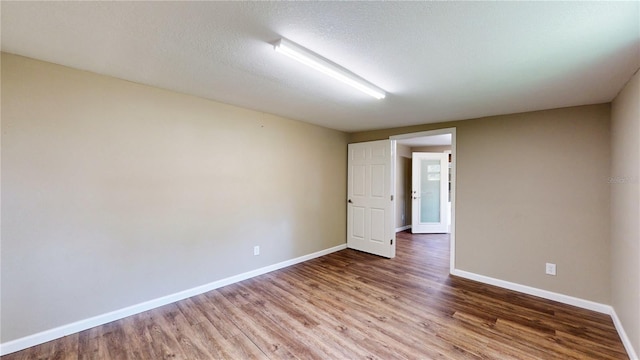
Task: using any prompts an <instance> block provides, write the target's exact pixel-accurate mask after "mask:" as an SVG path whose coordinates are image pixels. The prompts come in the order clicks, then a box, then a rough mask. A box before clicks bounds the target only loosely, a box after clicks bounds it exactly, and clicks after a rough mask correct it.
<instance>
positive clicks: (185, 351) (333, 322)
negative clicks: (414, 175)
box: [2, 232, 628, 360]
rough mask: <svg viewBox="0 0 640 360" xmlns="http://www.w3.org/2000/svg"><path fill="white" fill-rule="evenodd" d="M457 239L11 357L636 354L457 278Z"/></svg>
mask: <svg viewBox="0 0 640 360" xmlns="http://www.w3.org/2000/svg"><path fill="white" fill-rule="evenodd" d="M448 265H449V240H448V236H447V235H417V236H413V235H411V234H408V233H406V232H405V233H399V234H398V240H397V257H396V258H395V259H392V260H389V259H383V258H379V257H376V256H372V255H368V254H365V253H361V252H357V251H353V250H343V251H339V252H337V253H333V254H330V255H328V256H324V257H322V258H317V259H314V260H311V261H308V262H305V263H302V264H298V265H295V266H291V267H289V268H286V269H283V270H279V271H275V272H272V273H269V274H266V275H262V276H259V277H256V278H253V279H250V280H246V281H243V282H240V283H237V284H233V285H230V286H226V287H224V288H220V289H218V290H214V291H211V292H208V293H206V294H203V295H199V296H195V297H192V298H189V299H186V300H183V301H180V302H177V303H174V304H171V305H167V306H164V307H161V308H158V309H155V310H151V311H148V312H145V313H142V314H139V315H135V316H131V317H128V318H125V319H122V320H119V321H115V322H112V323H109V324H106V325H103V326H99V327H96V328H92V329H89V330H86V331H83V332H81V333H78V334H74V335H70V336H67V337H65V338H62V339H59V340H55V341H52V342H49V343H46V344H42V345H39V346H35V347H33V348H29V349H26V350H23V351H20V352H17V353H14V354H9V355H7V356H4V357H2V360H16V359H501V360H502V359H545V360H546V359H627V358H628V357H627V355H626V353H625V351H624V347H623V345H622V343H621V342H620V338H619V337H618V335H617V333H616V331H615V328H614V325H613V323H612V321H611V319H610V318H609V316H607V315H603V314H599V313H595V312H591V311H587V310H583V309H579V308H575V307H571V306H568V305H563V304H559V303H555V302H552V301H548V300H544V299H540V298H535V297H532V296H528V295H523V294H519V293H515V292H512V291H508V290H503V289H500V288H496V287H492V286H488V285H483V284H479V283H476V282H473V281H468V280H465V279H460V278H456V277H451V276H449V275H448Z"/></svg>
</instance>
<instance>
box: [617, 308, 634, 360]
mask: <svg viewBox="0 0 640 360" xmlns="http://www.w3.org/2000/svg"><path fill="white" fill-rule="evenodd" d="M611 320H613V324H614V325H615V326H616V330H618V335H620V340H622V344H623V345H624V348H625V349H626V350H627V355H628V356H629V359H631V360H638V359H640V358H639V357H638V355H637V354H636V351H635V349H634V348H633V345H632V344H631V340H629V336H627V332H626V331H624V327H622V322H621V321H620V318H618V314H616V309H614V308H613V307H612V308H611Z"/></svg>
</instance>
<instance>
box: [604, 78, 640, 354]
mask: <svg viewBox="0 0 640 360" xmlns="http://www.w3.org/2000/svg"><path fill="white" fill-rule="evenodd" d="M639 139H640V73H636V74H635V75H634V77H633V78H632V79H631V80H630V81H629V83H628V84H627V85H626V86H625V88H624V89H623V90H622V92H621V93H620V94H618V96H617V97H616V99H615V100H614V101H613V105H612V108H611V145H612V146H611V155H612V157H611V159H612V161H611V178H610V187H611V244H612V250H611V255H612V256H611V269H612V270H611V272H612V273H611V302H612V305H613V307H614V309H615V310H616V314H617V315H618V317H619V318H620V321H621V322H622V325H623V326H624V329H625V331H626V333H627V335H628V337H629V339H630V341H631V344H632V345H633V347H634V348H635V352H636V353H637V354H640V210H639V209H638V207H639V206H640V192H639V190H638V188H639V185H638V182H639V179H640V170H639V168H640V145H639V142H640V140H639Z"/></svg>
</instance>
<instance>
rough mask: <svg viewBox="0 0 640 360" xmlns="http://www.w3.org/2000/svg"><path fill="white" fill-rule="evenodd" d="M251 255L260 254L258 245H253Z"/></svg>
mask: <svg viewBox="0 0 640 360" xmlns="http://www.w3.org/2000/svg"><path fill="white" fill-rule="evenodd" d="M253 255H254V256H257V255H260V246H258V245H256V246H254V247H253Z"/></svg>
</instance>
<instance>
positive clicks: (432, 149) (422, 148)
mask: <svg viewBox="0 0 640 360" xmlns="http://www.w3.org/2000/svg"><path fill="white" fill-rule="evenodd" d="M447 150H451V145H442V146H415V147H412V148H411V152H445V151H447Z"/></svg>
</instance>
